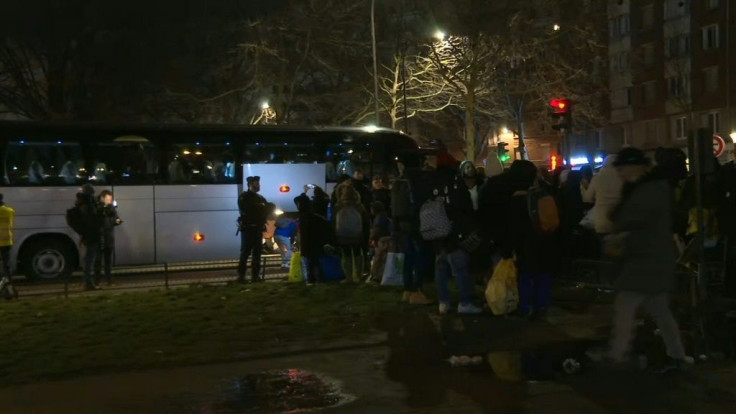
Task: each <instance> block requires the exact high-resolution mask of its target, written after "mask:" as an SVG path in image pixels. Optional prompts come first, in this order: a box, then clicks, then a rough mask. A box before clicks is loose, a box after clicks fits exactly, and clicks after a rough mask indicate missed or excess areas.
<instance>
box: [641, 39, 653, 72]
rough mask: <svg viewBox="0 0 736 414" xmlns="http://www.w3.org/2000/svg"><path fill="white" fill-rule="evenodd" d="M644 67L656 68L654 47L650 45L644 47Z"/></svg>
mask: <svg viewBox="0 0 736 414" xmlns="http://www.w3.org/2000/svg"><path fill="white" fill-rule="evenodd" d="M642 52H643V53H642V54H643V55H644V56H643V60H644V67H646V68H650V67H652V66H654V45H653V44H648V45H644V46H643V47H642Z"/></svg>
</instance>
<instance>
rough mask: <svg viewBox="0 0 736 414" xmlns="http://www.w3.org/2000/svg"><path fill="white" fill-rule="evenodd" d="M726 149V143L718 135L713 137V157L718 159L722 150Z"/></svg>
mask: <svg viewBox="0 0 736 414" xmlns="http://www.w3.org/2000/svg"><path fill="white" fill-rule="evenodd" d="M725 149H726V141H724V140H723V138H721V137H720V136H719V135H715V134H714V135H713V155H714V156H716V157H720V156H721V155H723V150H725Z"/></svg>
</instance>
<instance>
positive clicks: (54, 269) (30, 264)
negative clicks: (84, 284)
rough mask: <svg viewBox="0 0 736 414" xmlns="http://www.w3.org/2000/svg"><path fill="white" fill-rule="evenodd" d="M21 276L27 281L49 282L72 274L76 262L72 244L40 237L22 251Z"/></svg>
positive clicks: (56, 238) (61, 239)
mask: <svg viewBox="0 0 736 414" xmlns="http://www.w3.org/2000/svg"><path fill="white" fill-rule="evenodd" d="M22 252H23V254H22V258H21V260H22V263H23V274H25V276H26V278H27V279H28V280H51V279H60V278H65V277H67V276H69V275H71V274H72V272H73V271H74V268H75V267H76V263H77V261H78V259H77V255H76V251H75V248H74V244H73V243H72V242H70V241H68V240H64V239H63V238H60V237H41V238H38V239H35V240H32V241H30V242H29V244H28V245H27V246H23V249H22Z"/></svg>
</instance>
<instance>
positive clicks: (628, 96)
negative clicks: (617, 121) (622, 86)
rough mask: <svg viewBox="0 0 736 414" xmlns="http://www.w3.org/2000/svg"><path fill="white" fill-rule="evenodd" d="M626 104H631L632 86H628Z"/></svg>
mask: <svg viewBox="0 0 736 414" xmlns="http://www.w3.org/2000/svg"><path fill="white" fill-rule="evenodd" d="M626 105H627V106H631V87H630V86H629V87H628V88H626Z"/></svg>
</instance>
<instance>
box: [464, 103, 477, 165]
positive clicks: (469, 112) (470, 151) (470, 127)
mask: <svg viewBox="0 0 736 414" xmlns="http://www.w3.org/2000/svg"><path fill="white" fill-rule="evenodd" d="M465 159H467V160H469V161H472V162H473V163H475V93H474V92H473V91H468V96H467V97H466V100H465Z"/></svg>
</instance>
